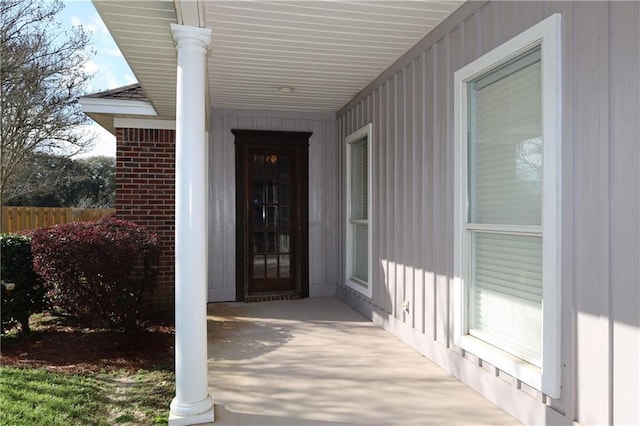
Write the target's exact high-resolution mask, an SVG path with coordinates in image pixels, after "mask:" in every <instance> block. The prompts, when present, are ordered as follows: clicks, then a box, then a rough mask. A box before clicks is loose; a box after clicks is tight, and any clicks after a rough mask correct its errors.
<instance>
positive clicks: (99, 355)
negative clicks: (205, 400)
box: [1, 315, 174, 374]
mask: <svg viewBox="0 0 640 426" xmlns="http://www.w3.org/2000/svg"><path fill="white" fill-rule="evenodd" d="M173 345H174V327H173V326H172V325H168V324H166V323H159V322H149V323H145V324H143V325H142V326H141V327H140V328H139V329H138V330H136V331H132V332H124V331H117V330H104V329H87V328H83V327H81V326H80V325H78V324H73V323H72V322H70V321H69V320H66V319H62V318H59V317H55V316H51V315H45V316H43V317H42V319H40V320H39V321H38V322H36V323H35V324H33V325H32V332H31V333H30V334H29V335H26V336H16V337H8V336H5V337H3V339H2V358H1V363H2V365H3V366H15V367H46V368H48V369H50V370H55V371H61V372H68V373H75V374H85V373H97V372H106V371H114V370H127V371H132V372H133V371H137V370H139V369H147V370H149V369H155V368H171V369H172V368H173V361H174V351H173Z"/></svg>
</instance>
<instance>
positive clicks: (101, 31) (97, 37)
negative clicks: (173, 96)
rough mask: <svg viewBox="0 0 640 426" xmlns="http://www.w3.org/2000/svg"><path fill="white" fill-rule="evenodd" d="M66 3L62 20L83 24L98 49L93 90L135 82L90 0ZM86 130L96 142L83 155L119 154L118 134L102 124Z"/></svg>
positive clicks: (92, 64)
mask: <svg viewBox="0 0 640 426" xmlns="http://www.w3.org/2000/svg"><path fill="white" fill-rule="evenodd" d="M63 3H64V5H65V7H64V9H63V10H62V12H61V13H59V14H58V19H59V20H60V23H61V24H62V25H63V26H64V27H67V28H68V27H71V26H82V27H83V28H84V29H85V30H86V31H88V32H89V33H90V34H91V42H90V47H91V48H92V49H93V50H94V51H95V52H96V53H95V54H94V55H93V56H91V57H90V59H89V60H88V61H87V64H86V70H87V71H89V72H90V73H93V74H94V77H93V79H92V80H91V83H90V87H89V89H90V91H91V92H100V91H103V90H109V89H114V88H116V87H120V86H126V85H127V84H131V83H135V82H136V78H135V76H134V75H133V72H131V69H130V68H129V66H128V65H127V63H126V61H125V60H124V58H123V57H122V54H121V53H120V50H119V49H118V46H117V45H116V44H115V42H114V41H113V39H112V38H111V35H110V34H109V32H108V31H107V28H106V27H105V26H104V23H103V22H102V20H101V19H100V15H98V12H97V11H96V9H95V7H94V6H93V4H92V3H91V2H90V1H89V0H63ZM80 131H82V132H93V133H94V134H95V136H96V143H95V145H94V148H93V150H91V151H90V152H87V153H84V154H81V155H80V156H82V157H86V156H91V155H108V156H115V153H116V142H115V137H114V136H113V135H111V134H110V133H109V132H107V131H106V130H104V129H103V128H102V127H100V126H99V125H98V124H96V123H93V124H92V125H91V126H87V127H86V128H83V129H80Z"/></svg>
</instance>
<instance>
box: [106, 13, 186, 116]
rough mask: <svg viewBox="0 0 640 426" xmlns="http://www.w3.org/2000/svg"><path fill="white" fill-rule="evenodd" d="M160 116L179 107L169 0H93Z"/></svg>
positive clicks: (172, 14) (173, 112) (171, 112)
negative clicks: (177, 105)
mask: <svg viewBox="0 0 640 426" xmlns="http://www.w3.org/2000/svg"><path fill="white" fill-rule="evenodd" d="M93 4H94V6H95V7H96V9H97V10H98V13H99V14H100V16H101V18H102V20H103V21H104V23H105V25H106V26H107V28H108V29H109V32H110V33H111V35H112V36H113V38H114V40H115V42H116V44H117V45H118V48H120V51H121V52H122V54H123V55H124V57H125V59H126V60H127V63H128V64H129V66H130V67H131V70H132V71H133V73H134V74H135V76H136V78H137V79H138V82H139V83H140V84H141V85H142V88H143V89H144V92H145V93H146V95H147V97H148V99H149V101H150V102H151V104H152V105H153V107H154V108H155V109H156V111H157V112H158V116H159V118H174V117H175V111H176V100H175V99H176V67H177V61H176V49H175V47H174V44H173V39H172V37H171V31H170V29H169V25H170V24H171V23H175V22H177V21H176V10H175V7H174V4H173V1H170V0H154V1H148V0H141V1H122V0H93Z"/></svg>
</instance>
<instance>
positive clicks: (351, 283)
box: [346, 278, 371, 298]
mask: <svg viewBox="0 0 640 426" xmlns="http://www.w3.org/2000/svg"><path fill="white" fill-rule="evenodd" d="M346 285H347V287H349V288H350V289H352V290H354V291H357V292H358V293H360V294H362V295H363V296H366V297H368V298H371V286H370V285H368V284H366V283H363V282H361V281H357V280H354V279H351V278H348V279H347V281H346Z"/></svg>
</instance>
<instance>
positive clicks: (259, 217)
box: [253, 206, 265, 229]
mask: <svg viewBox="0 0 640 426" xmlns="http://www.w3.org/2000/svg"><path fill="white" fill-rule="evenodd" d="M253 212H254V218H255V219H254V222H253V223H254V224H255V227H256V229H261V228H263V227H264V215H265V211H264V207H262V206H260V207H256V208H254V209H253Z"/></svg>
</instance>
